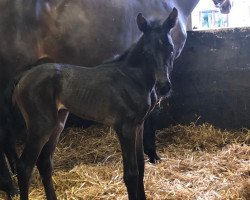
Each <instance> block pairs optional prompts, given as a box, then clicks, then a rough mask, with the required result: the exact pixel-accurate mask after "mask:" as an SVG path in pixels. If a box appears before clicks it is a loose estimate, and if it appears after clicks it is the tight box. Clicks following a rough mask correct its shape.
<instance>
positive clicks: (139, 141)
mask: <svg viewBox="0 0 250 200" xmlns="http://www.w3.org/2000/svg"><path fill="white" fill-rule="evenodd" d="M143 129H144V125H143V124H141V125H139V126H138V127H137V134H136V157H137V164H138V171H139V179H138V192H137V197H138V199H139V200H145V199H146V196H145V191H144V184H143V178H144V167H145V162H144V154H143Z"/></svg>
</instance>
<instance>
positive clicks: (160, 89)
mask: <svg viewBox="0 0 250 200" xmlns="http://www.w3.org/2000/svg"><path fill="white" fill-rule="evenodd" d="M170 90H171V83H170V82H169V81H166V82H164V83H157V84H156V94H157V96H158V97H167V96H168V93H169V92H170Z"/></svg>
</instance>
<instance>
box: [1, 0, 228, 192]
mask: <svg viewBox="0 0 250 200" xmlns="http://www.w3.org/2000/svg"><path fill="white" fill-rule="evenodd" d="M213 1H214V4H215V5H216V6H217V7H218V8H220V10H221V12H223V13H228V12H229V11H230V8H231V4H230V1H229V0H213ZM198 2H199V0H190V1H186V0H128V1H126V2H125V1H122V0H111V1H105V2H104V1H103V2H102V1H97V0H84V1H83V0H77V1H68V0H56V1H50V0H35V1H32V2H31V3H29V4H28V5H26V4H25V0H21V1H17V0H13V1H3V2H1V4H0V10H1V12H0V22H1V23H0V27H1V28H0V35H1V38H2V40H1V41H0V45H1V49H0V69H1V73H0V113H1V115H0V189H1V190H4V191H6V192H7V194H8V195H9V196H10V195H12V194H14V193H15V192H16V190H15V188H14V187H13V184H12V180H11V178H10V175H9V173H8V169H7V163H6V161H5V156H4V152H5V149H4V148H3V147H4V146H7V147H8V146H9V145H8V144H7V145H5V144H6V140H5V137H6V132H5V131H3V129H2V128H1V127H4V126H5V117H4V116H3V115H2V113H3V111H2V110H3V108H5V105H4V100H3V97H4V95H2V94H3V91H4V90H5V88H6V86H7V84H8V82H9V80H10V79H12V78H13V77H14V76H16V75H17V74H19V73H20V72H22V71H24V70H25V69H26V66H28V65H31V64H33V63H35V62H36V60H38V59H41V58H49V59H48V60H55V61H57V62H65V63H71V64H77V65H86V66H94V65H96V64H99V63H100V62H102V61H103V60H105V59H107V58H108V57H111V56H113V55H116V54H120V53H121V52H122V51H124V50H125V49H126V48H127V47H128V46H129V45H131V44H132V43H133V42H134V41H135V40H136V38H138V36H139V34H140V32H139V31H138V30H137V28H136V26H135V25H134V23H133V20H134V18H135V15H136V14H137V13H138V12H140V11H143V13H144V14H145V15H146V16H147V17H148V18H150V17H154V16H157V17H158V18H165V17H166V16H167V15H168V13H169V12H170V11H171V10H172V8H173V7H174V6H175V7H177V8H178V10H179V20H178V22H177V25H176V26H175V27H174V29H173V30H172V32H171V35H172V37H173V42H174V45H175V57H178V55H179V54H180V52H181V50H182V48H183V46H184V44H185V40H186V24H187V21H188V16H189V15H190V13H191V12H192V10H193V8H194V7H195V6H196V5H197V3H198ZM10 27H11V28H10ZM7 151H10V150H8V148H7ZM155 158H156V157H155V156H154V155H153V157H152V159H153V160H155Z"/></svg>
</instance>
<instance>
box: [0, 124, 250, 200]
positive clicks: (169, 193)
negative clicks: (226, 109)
mask: <svg viewBox="0 0 250 200" xmlns="http://www.w3.org/2000/svg"><path fill="white" fill-rule="evenodd" d="M249 141H250V130H247V129H243V130H241V131H235V132H232V131H231V132H228V131H222V130H219V129H215V128H214V127H213V126H212V125H209V124H203V125H199V126H195V125H194V124H191V125H189V126H181V125H178V126H173V127H170V128H168V129H164V130H162V131H159V133H158V135H157V147H158V152H159V154H160V155H161V157H162V161H161V162H160V163H158V164H156V165H152V164H149V163H148V162H146V166H145V181H144V182H145V189H146V195H147V197H148V199H152V200H215V199H220V200H230V199H231V200H248V199H250V146H249ZM54 160H55V171H54V176H53V180H54V185H55V188H56V193H57V195H58V199H60V200H61V199H62V200H75V199H77V200H123V199H127V194H126V189H125V186H124V184H123V180H122V160H121V151H120V147H119V143H118V141H117V139H116V135H115V133H114V131H113V130H112V129H111V128H109V127H101V126H96V127H91V128H89V129H86V130H84V129H68V130H66V131H65V132H64V133H63V136H62V138H61V141H60V143H59V145H58V147H57V150H56V153H55V159H54ZM0 199H4V196H3V195H2V196H0ZM15 199H18V198H15ZM30 199H32V200H43V199H45V196H44V191H43V188H42V184H41V180H40V177H39V175H38V173H37V171H35V172H34V178H33V180H32V186H31V189H30Z"/></svg>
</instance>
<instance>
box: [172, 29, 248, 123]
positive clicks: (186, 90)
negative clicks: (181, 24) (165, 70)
mask: <svg viewBox="0 0 250 200" xmlns="http://www.w3.org/2000/svg"><path fill="white" fill-rule="evenodd" d="M173 88H174V91H175V93H174V95H173V97H172V99H170V113H171V116H172V118H173V119H174V120H175V121H176V122H177V123H190V122H194V121H197V122H198V123H202V122H209V123H212V124H214V125H215V126H218V127H221V128H241V127H248V128H249V127H250V29H249V28H244V29H226V30H220V31H202V32H198V31H197V32H188V39H187V43H186V46H185V48H184V51H183V52H182V55H181V56H180V57H179V59H178V60H177V62H176V64H175V67H174V73H173Z"/></svg>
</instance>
